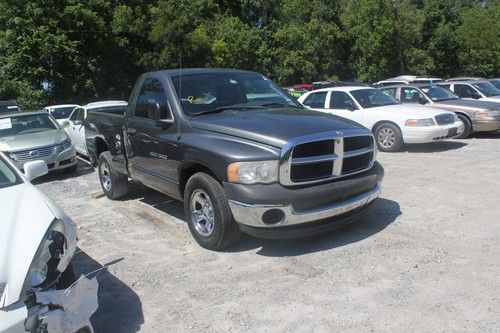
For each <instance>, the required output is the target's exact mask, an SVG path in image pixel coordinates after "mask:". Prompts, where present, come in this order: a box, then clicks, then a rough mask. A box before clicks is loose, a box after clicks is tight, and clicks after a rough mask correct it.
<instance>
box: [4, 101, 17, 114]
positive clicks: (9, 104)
mask: <svg viewBox="0 0 500 333" xmlns="http://www.w3.org/2000/svg"><path fill="white" fill-rule="evenodd" d="M17 111H21V109H20V108H19V105H17V103H16V101H12V100H10V101H0V114H1V113H10V112H17Z"/></svg>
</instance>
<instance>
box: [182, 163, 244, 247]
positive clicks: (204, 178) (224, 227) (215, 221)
mask: <svg viewBox="0 0 500 333" xmlns="http://www.w3.org/2000/svg"><path fill="white" fill-rule="evenodd" d="M207 197H208V203H209V206H210V207H211V209H210V207H209V208H206V207H205V208H203V206H202V205H200V204H199V202H196V203H193V202H195V201H197V199H196V198H200V199H202V200H203V198H205V199H207ZM196 208H199V209H196ZM204 209H205V210H206V213H208V214H205V215H200V214H198V217H199V218H201V219H200V221H199V222H196V221H195V219H196V218H195V216H196V215H197V214H196V213H194V211H195V210H196V211H198V212H200V213H203V212H205V211H204ZM184 213H185V215H186V220H187V223H188V225H189V230H190V231H191V234H192V235H193V237H194V239H195V240H196V242H198V244H199V245H200V246H202V247H204V248H206V249H209V250H215V251H219V250H222V249H224V248H226V247H229V246H231V245H233V244H235V243H236V242H237V241H238V239H239V238H240V235H241V231H240V229H239V228H238V225H237V224H236V222H235V221H234V219H233V215H232V214H231V210H230V208H229V203H228V202H227V198H226V194H225V192H224V189H223V188H222V185H221V184H219V182H217V181H216V180H215V179H214V178H213V177H211V176H209V175H208V174H206V173H202V172H199V173H196V174H194V175H193V176H191V178H189V180H188V182H187V184H186V188H185V190H184ZM207 215H208V216H211V220H212V222H210V221H209V219H206V218H205V219H204V220H203V217H204V216H207ZM202 216H203V217H202ZM202 221H204V223H202Z"/></svg>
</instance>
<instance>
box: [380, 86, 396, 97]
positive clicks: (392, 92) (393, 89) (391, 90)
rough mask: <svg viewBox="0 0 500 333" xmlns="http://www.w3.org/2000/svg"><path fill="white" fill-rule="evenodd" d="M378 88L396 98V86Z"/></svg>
mask: <svg viewBox="0 0 500 333" xmlns="http://www.w3.org/2000/svg"><path fill="white" fill-rule="evenodd" d="M380 90H382V91H383V92H385V93H386V94H388V95H391V96H392V97H394V98H396V90H397V89H396V88H384V89H380Z"/></svg>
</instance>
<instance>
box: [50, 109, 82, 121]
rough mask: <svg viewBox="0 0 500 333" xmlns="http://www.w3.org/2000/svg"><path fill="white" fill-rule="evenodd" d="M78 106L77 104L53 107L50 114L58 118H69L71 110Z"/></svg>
mask: <svg viewBox="0 0 500 333" xmlns="http://www.w3.org/2000/svg"><path fill="white" fill-rule="evenodd" d="M75 108H76V106H66V107H63V108H57V109H53V111H52V112H51V113H50V115H51V116H52V117H54V118H56V119H68V118H69V116H70V114H71V112H72V111H73V110H74V109H75Z"/></svg>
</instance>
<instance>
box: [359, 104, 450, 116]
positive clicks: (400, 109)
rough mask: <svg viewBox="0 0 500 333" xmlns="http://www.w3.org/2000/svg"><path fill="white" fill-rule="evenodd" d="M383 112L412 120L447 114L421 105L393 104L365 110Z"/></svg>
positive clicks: (444, 111)
mask: <svg viewBox="0 0 500 333" xmlns="http://www.w3.org/2000/svg"><path fill="white" fill-rule="evenodd" d="M372 111H383V112H384V113H386V114H391V113H392V114H395V115H402V114H404V115H405V116H406V117H413V118H426V117H427V118H432V117H435V116H437V115H438V114H442V113H449V111H446V110H436V108H433V107H429V106H422V105H411V104H395V105H385V106H378V107H374V108H369V109H366V112H372Z"/></svg>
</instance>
